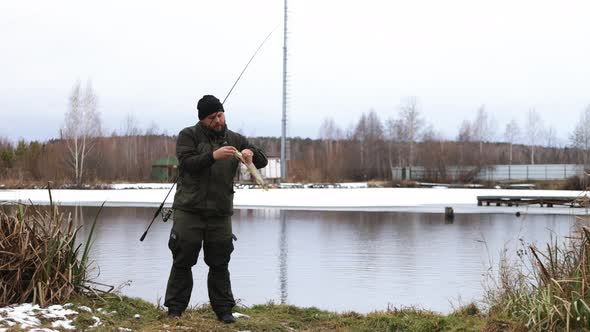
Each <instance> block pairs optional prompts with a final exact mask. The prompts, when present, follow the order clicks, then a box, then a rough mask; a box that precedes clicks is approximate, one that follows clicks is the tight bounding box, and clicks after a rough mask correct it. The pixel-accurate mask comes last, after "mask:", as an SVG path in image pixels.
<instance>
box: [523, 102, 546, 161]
mask: <svg viewBox="0 0 590 332" xmlns="http://www.w3.org/2000/svg"><path fill="white" fill-rule="evenodd" d="M525 128H526V129H525V132H526V138H527V143H528V144H529V147H530V149H531V164H533V165H534V164H535V146H536V145H539V140H540V139H541V135H542V134H543V119H541V116H540V115H539V113H538V112H537V111H536V110H535V109H531V110H529V112H528V113H527V119H526V126H525Z"/></svg>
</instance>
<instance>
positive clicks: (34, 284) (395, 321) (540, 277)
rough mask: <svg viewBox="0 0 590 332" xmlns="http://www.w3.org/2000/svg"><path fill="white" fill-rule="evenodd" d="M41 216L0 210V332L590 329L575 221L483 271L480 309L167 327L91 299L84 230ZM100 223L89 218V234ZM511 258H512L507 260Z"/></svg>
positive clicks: (207, 315)
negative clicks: (569, 229) (559, 234)
mask: <svg viewBox="0 0 590 332" xmlns="http://www.w3.org/2000/svg"><path fill="white" fill-rule="evenodd" d="M50 207H51V208H50V209H37V208H35V207H34V206H25V205H18V206H16V208H14V207H12V208H10V209H0V226H2V227H0V248H1V250H0V270H1V271H2V273H1V274H0V285H1V287H2V289H1V293H0V294H1V297H0V330H2V331H18V330H19V329H29V328H46V330H44V331H50V330H51V331H63V330H68V329H70V330H71V329H75V330H92V331H112V330H118V331H131V330H133V331H174V330H177V331H182V330H192V331H236V330H237V331H486V332H495V331H531V330H532V331H566V330H571V331H587V330H590V301H589V299H590V258H589V257H590V228H588V227H585V226H583V225H584V224H587V220H586V219H585V218H579V219H580V220H579V227H578V229H577V231H576V233H575V234H573V235H572V236H571V237H568V238H566V239H562V240H559V239H554V240H553V241H552V242H551V243H549V244H547V245H546V247H543V248H538V247H536V246H534V245H527V244H524V243H523V244H522V248H521V249H520V250H519V251H518V252H517V253H516V255H509V254H507V255H506V258H505V259H503V260H502V261H501V262H500V264H499V266H498V268H497V270H496V269H494V268H493V267H492V269H491V270H490V276H489V280H488V283H487V284H486V285H487V287H486V296H485V298H484V299H482V304H480V305H477V304H467V305H466V306H463V307H460V308H458V309H456V310H455V311H454V312H452V313H451V314H448V315H441V314H438V313H434V312H430V311H427V310H421V309H419V308H385V309H384V310H382V311H376V312H372V313H369V314H358V313H355V312H343V313H333V312H328V311H323V310H320V309H317V308H300V307H295V306H291V305H282V304H274V303H267V304H263V305H255V306H252V307H241V306H238V307H237V308H236V311H237V312H239V313H240V314H241V315H245V316H240V317H239V318H238V320H237V323H235V324H232V325H224V324H222V323H220V322H218V321H217V320H216V319H215V317H214V315H213V313H212V312H211V310H210V309H209V308H208V306H202V307H196V308H191V309H190V310H188V311H187V312H186V313H185V314H184V315H183V316H182V317H181V318H180V319H169V318H166V312H165V310H164V308H163V307H161V306H160V304H151V303H149V302H146V301H143V300H139V299H132V298H128V297H124V296H121V295H118V294H117V292H114V291H112V288H111V289H109V290H107V291H104V290H99V289H98V288H99V287H98V286H97V285H96V284H93V283H92V280H91V278H89V271H90V269H91V267H92V266H91V262H90V260H89V258H88V257H89V252H90V249H91V243H92V236H93V231H92V230H91V231H90V232H89V233H88V238H86V239H85V241H77V240H76V234H77V232H78V228H75V227H74V226H73V224H72V223H71V220H72V219H71V216H69V215H64V214H62V213H60V212H59V209H58V207H57V206H56V205H54V204H52V205H51V206H50ZM99 219H100V216H99V215H97V216H96V218H95V221H94V223H93V225H92V226H91V227H92V229H94V226H95V225H96V222H97V220H99ZM513 256H515V257H517V258H516V259H515V260H510V259H509V258H508V257H513ZM19 303H21V304H22V303H29V304H28V305H24V306H23V305H20V306H16V304H19ZM66 303H69V304H66ZM64 304H65V305H64ZM33 305H39V307H33ZM42 308H46V309H42ZM58 313H59V314H58ZM27 314H29V315H30V316H29V317H28V318H27V317H26V315H27ZM60 315H61V316H60ZM31 317H32V318H31ZM27 319H29V320H27Z"/></svg>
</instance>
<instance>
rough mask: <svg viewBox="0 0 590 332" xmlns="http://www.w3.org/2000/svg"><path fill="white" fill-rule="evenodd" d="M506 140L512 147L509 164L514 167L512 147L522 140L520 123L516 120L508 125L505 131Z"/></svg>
mask: <svg viewBox="0 0 590 332" xmlns="http://www.w3.org/2000/svg"><path fill="white" fill-rule="evenodd" d="M504 139H505V140H506V142H507V143H509V145H510V151H509V159H508V160H509V163H510V165H512V145H514V143H516V141H517V140H519V139H520V127H519V126H518V122H516V120H515V119H512V120H510V122H508V124H507V125H506V129H505V130H504Z"/></svg>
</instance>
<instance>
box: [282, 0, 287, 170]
mask: <svg viewBox="0 0 590 332" xmlns="http://www.w3.org/2000/svg"><path fill="white" fill-rule="evenodd" d="M281 125H282V126H281V179H282V180H286V179H287V0H285V18H284V21H283V118H282V121H281Z"/></svg>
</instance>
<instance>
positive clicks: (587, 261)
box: [487, 226, 590, 331]
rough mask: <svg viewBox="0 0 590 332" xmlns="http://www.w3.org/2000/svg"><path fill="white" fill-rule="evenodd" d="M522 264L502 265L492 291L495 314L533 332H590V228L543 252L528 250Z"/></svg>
mask: <svg viewBox="0 0 590 332" xmlns="http://www.w3.org/2000/svg"><path fill="white" fill-rule="evenodd" d="M519 256H520V257H521V260H520V261H521V264H517V265H515V264H510V263H507V260H506V259H503V260H502V263H501V266H500V275H499V278H498V280H499V282H498V283H496V284H495V286H496V288H495V289H493V290H492V291H491V292H488V298H487V300H488V303H489V304H490V305H491V307H490V309H491V312H492V313H500V314H504V315H507V316H508V317H509V318H510V319H514V320H516V321H519V322H521V323H522V324H524V325H525V326H526V327H527V330H531V331H579V330H584V331H586V330H590V228H588V227H585V226H578V228H577V230H576V232H575V233H574V234H573V235H572V236H570V237H567V238H566V239H565V240H564V241H562V242H558V241H557V239H552V240H551V241H550V243H549V244H547V245H546V246H545V247H544V248H543V249H540V248H538V247H536V246H534V245H528V246H526V247H525V248H523V250H521V251H520V253H519Z"/></svg>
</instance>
